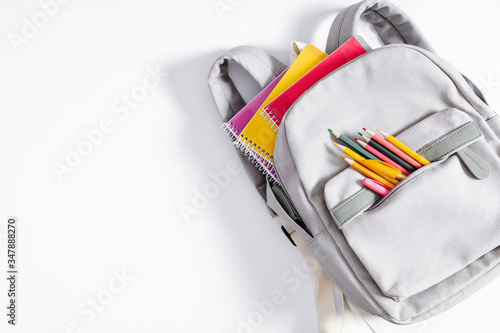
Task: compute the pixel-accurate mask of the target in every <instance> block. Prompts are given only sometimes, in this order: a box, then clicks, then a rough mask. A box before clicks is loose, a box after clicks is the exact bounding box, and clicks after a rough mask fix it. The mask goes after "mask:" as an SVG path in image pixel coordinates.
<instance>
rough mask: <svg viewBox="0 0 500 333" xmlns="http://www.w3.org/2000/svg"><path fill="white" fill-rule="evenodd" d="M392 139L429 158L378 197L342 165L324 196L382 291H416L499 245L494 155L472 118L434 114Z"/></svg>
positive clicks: (499, 185)
mask: <svg viewBox="0 0 500 333" xmlns="http://www.w3.org/2000/svg"><path fill="white" fill-rule="evenodd" d="M398 139H400V140H401V141H403V142H405V143H407V144H408V146H410V147H412V148H413V147H414V148H415V150H417V151H418V152H419V153H421V154H422V155H423V156H424V157H426V158H427V159H428V160H430V161H432V163H430V164H428V165H426V166H424V167H422V168H420V169H418V170H417V171H415V172H414V173H412V174H411V175H410V176H408V177H407V178H406V179H404V180H403V181H401V182H400V183H399V184H398V185H396V187H395V188H394V189H392V190H391V192H389V194H388V195H386V196H385V197H381V196H380V195H377V194H375V193H374V192H371V191H370V190H368V189H366V188H363V187H362V185H360V183H361V180H362V179H363V178H364V176H363V175H361V174H359V173H357V172H356V171H355V170H353V169H351V168H348V169H346V170H344V171H343V172H341V173H340V174H338V175H337V176H335V177H334V178H332V179H331V180H329V181H328V182H327V184H326V185H325V189H324V196H325V201H326V204H327V207H328V209H329V211H330V213H331V215H332V218H333V220H334V221H335V222H336V223H337V225H338V226H339V228H340V229H341V230H342V232H343V234H344V236H345V238H346V240H347V242H348V244H349V246H350V247H351V248H352V250H353V251H354V253H355V254H356V255H357V256H358V258H359V260H360V261H361V262H362V263H363V265H364V266H365V268H366V269H367V271H368V272H369V273H370V275H371V276H372V278H373V280H374V281H375V282H376V283H377V285H378V286H379V288H380V289H381V291H382V292H383V293H384V294H385V295H387V296H389V297H392V298H395V299H398V298H401V297H403V298H404V297H409V296H411V295H415V294H417V293H419V292H421V291H423V290H425V289H427V288H429V287H431V286H433V285H435V284H436V283H438V282H440V281H442V280H444V279H446V278H447V277H449V276H451V275H453V274H454V273H456V272H458V271H460V270H461V269H463V268H464V267H466V266H467V265H468V264H470V263H471V262H473V261H474V260H476V259H478V258H479V257H481V256H482V255H484V254H486V253H487V252H489V251H491V250H492V249H494V248H495V247H497V246H498V245H500V205H499V203H500V174H499V170H500V161H499V159H498V156H497V155H496V154H495V153H494V152H493V151H492V150H491V148H490V147H489V145H488V144H487V142H486V141H485V140H484V138H483V135H482V133H481V131H480V130H479V128H478V127H477V126H476V124H475V123H474V122H473V121H472V119H471V118H470V117H469V116H468V115H467V114H465V113H464V112H461V111H459V110H456V109H446V110H443V111H440V112H436V113H434V114H432V115H431V116H429V117H427V118H425V119H423V120H422V121H420V122H418V123H417V124H415V125H414V126H412V127H410V128H409V129H407V130H406V131H404V132H402V133H400V134H398Z"/></svg>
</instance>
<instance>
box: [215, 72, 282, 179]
mask: <svg viewBox="0 0 500 333" xmlns="http://www.w3.org/2000/svg"><path fill="white" fill-rule="evenodd" d="M286 71H287V70H285V71H283V73H281V74H280V75H279V76H278V77H277V78H276V79H274V80H273V82H271V83H270V84H269V85H268V86H267V87H266V88H265V89H264V90H262V91H261V92H260V93H259V94H258V95H257V96H255V97H254V99H252V100H251V101H250V103H248V104H247V105H246V106H245V107H244V108H243V109H241V110H240V111H239V112H238V113H237V114H236V115H235V116H234V117H233V118H231V119H230V120H229V121H228V122H226V123H224V124H223V125H222V127H223V128H224V130H225V131H226V132H227V133H228V135H229V136H230V137H231V139H232V140H233V142H234V144H235V145H236V146H237V147H238V148H240V149H241V150H242V151H243V152H244V153H245V155H246V156H248V158H249V159H250V160H251V161H252V163H254V164H255V165H256V167H258V168H259V170H260V171H261V172H262V173H264V174H265V175H266V176H268V177H269V178H270V179H271V180H272V181H274V182H276V183H279V180H278V177H277V175H276V173H275V172H274V170H273V169H274V168H273V165H272V163H270V162H268V161H267V160H266V159H264V158H263V157H261V156H260V155H259V154H257V153H256V152H255V151H253V150H251V151H247V150H245V149H244V148H245V147H244V146H243V145H242V144H241V141H239V140H237V139H238V136H239V134H240V133H241V131H242V130H243V129H244V128H245V126H246V125H247V124H248V122H249V121H250V119H252V117H253V116H254V115H255V113H257V111H258V110H259V108H260V107H261V106H262V103H264V101H265V100H266V98H267V97H268V96H269V94H270V93H271V92H272V91H273V89H274V88H275V87H276V85H277V84H278V82H279V81H280V80H281V78H282V77H283V75H285V73H286Z"/></svg>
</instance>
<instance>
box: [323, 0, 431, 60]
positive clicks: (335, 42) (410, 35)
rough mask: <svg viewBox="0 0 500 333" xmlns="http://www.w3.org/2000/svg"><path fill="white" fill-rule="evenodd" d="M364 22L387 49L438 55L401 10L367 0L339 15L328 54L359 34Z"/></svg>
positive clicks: (390, 5)
mask: <svg viewBox="0 0 500 333" xmlns="http://www.w3.org/2000/svg"><path fill="white" fill-rule="evenodd" d="M361 18H364V19H366V20H367V21H368V22H370V23H371V24H372V25H373V26H374V28H375V30H376V31H377V33H378V35H379V36H380V38H381V39H382V41H383V42H384V43H385V44H386V45H388V44H409V45H414V46H418V47H421V48H423V49H426V50H428V51H431V52H434V50H433V48H432V46H431V45H430V44H429V42H428V41H427V39H426V38H425V37H424V35H423V34H422V32H421V31H420V29H419V28H418V27H417V25H416V24H415V23H414V22H413V20H412V19H411V18H410V17H409V16H408V15H407V14H406V13H405V12H403V11H402V10H401V9H400V8H399V7H398V6H396V5H394V4H393V3H391V2H389V1H385V0H365V1H362V2H358V3H356V4H354V5H352V6H350V7H347V8H346V9H344V10H343V11H341V12H340V13H339V14H338V15H337V17H336V18H335V20H334V21H333V24H332V27H331V28H330V33H329V35H328V41H327V44H326V52H327V53H328V54H330V53H332V52H333V51H334V50H336V49H337V48H338V47H339V46H340V45H342V44H344V43H345V42H346V41H347V40H348V39H349V38H351V37H352V36H354V35H356V34H358V32H359V31H360V29H359V24H360V23H361V22H362V21H361Z"/></svg>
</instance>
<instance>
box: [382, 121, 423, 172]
mask: <svg viewBox="0 0 500 333" xmlns="http://www.w3.org/2000/svg"><path fill="white" fill-rule="evenodd" d="M377 131H379V132H380V134H381V135H382V136H383V137H384V139H386V140H387V141H389V142H390V143H392V144H393V145H395V146H396V147H398V148H399V149H401V150H402V151H403V152H405V153H406V154H408V155H409V156H410V157H412V158H413V159H414V160H416V161H417V162H419V163H420V164H422V165H426V164H429V163H431V162H429V161H428V160H427V159H426V158H424V157H423V156H422V155H420V154H419V153H417V152H416V151H414V150H412V149H411V148H410V147H408V146H407V145H405V144H404V143H402V142H401V141H399V140H398V139H396V138H395V137H394V136H392V135H390V134H387V133H385V132H383V131H381V130H379V129H377Z"/></svg>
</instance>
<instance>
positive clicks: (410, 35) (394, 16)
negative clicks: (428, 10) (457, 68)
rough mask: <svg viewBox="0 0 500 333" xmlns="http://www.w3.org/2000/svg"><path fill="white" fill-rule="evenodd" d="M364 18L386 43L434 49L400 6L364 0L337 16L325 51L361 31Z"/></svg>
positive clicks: (469, 81)
mask: <svg viewBox="0 0 500 333" xmlns="http://www.w3.org/2000/svg"><path fill="white" fill-rule="evenodd" d="M362 17H363V18H364V19H366V20H367V21H368V22H370V23H371V24H372V25H373V26H374V28H375V30H376V31H377V33H378V35H379V36H380V38H381V39H382V41H383V42H384V43H385V44H386V45H388V44H409V45H414V46H418V47H420V48H423V49H425V50H428V51H431V52H434V49H433V48H432V46H431V45H430V44H429V42H428V41H427V39H426V38H425V36H424V35H423V34H422V32H421V31H420V29H419V28H418V27H417V25H416V24H415V23H414V21H413V20H412V19H411V18H410V17H409V16H408V15H407V14H406V13H405V12H403V11H402V10H401V9H400V8H399V7H398V6H396V5H395V4H393V3H391V2H389V1H385V0H365V1H362V2H358V3H356V4H354V5H352V6H350V7H347V8H346V9H344V10H343V11H341V12H340V13H339V14H338V15H337V17H335V20H334V21H333V23H332V26H331V28H330V33H329V35H328V40H327V42H326V53H328V54H330V53H332V52H333V51H335V50H336V49H337V48H339V47H340V46H341V45H342V44H344V43H345V42H346V41H347V40H348V39H349V38H351V37H353V36H354V35H356V34H358V33H359V31H360V29H359V24H361V22H362V21H361V18H362ZM464 79H465V81H467V83H468V84H469V86H470V87H471V89H472V90H473V91H474V93H475V94H476V95H477V96H478V97H479V98H480V99H481V100H482V101H483V102H484V103H486V104H488V103H487V102H486V98H485V97H484V95H483V93H482V92H481V91H480V90H479V88H478V87H477V86H476V85H475V84H474V83H473V82H472V81H471V80H469V79H468V78H467V77H466V76H464Z"/></svg>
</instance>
